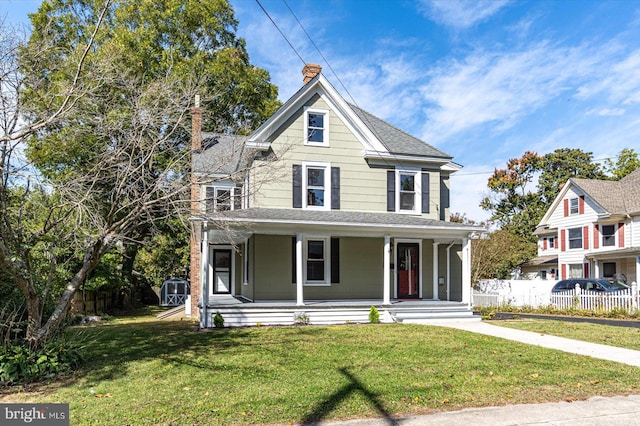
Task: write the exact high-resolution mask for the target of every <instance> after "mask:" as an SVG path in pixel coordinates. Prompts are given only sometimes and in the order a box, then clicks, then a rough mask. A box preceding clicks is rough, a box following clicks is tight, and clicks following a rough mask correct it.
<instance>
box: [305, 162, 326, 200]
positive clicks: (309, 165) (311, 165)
mask: <svg viewBox="0 0 640 426" xmlns="http://www.w3.org/2000/svg"><path fill="white" fill-rule="evenodd" d="M309 168H311V169H324V205H323V206H313V205H311V206H310V205H308V204H307V201H308V194H307V184H308V179H307V178H308V173H307V170H308V169H309ZM302 208H303V209H307V210H331V163H327V162H319V161H303V162H302Z"/></svg>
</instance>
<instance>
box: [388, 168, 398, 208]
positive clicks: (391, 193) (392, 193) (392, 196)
mask: <svg viewBox="0 0 640 426" xmlns="http://www.w3.org/2000/svg"><path fill="white" fill-rule="evenodd" d="M387 211H388V212H395V211H396V171H395V170H387Z"/></svg>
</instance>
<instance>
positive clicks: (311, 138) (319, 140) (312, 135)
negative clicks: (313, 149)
mask: <svg viewBox="0 0 640 426" xmlns="http://www.w3.org/2000/svg"><path fill="white" fill-rule="evenodd" d="M304 134H305V139H304V143H305V145H316V146H329V111H327V110H323V109H316V108H307V109H305V111H304Z"/></svg>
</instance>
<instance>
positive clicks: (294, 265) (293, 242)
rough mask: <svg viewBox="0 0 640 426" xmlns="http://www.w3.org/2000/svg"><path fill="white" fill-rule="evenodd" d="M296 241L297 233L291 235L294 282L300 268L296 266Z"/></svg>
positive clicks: (292, 280)
mask: <svg viewBox="0 0 640 426" xmlns="http://www.w3.org/2000/svg"><path fill="white" fill-rule="evenodd" d="M296 241H297V239H296V237H295V235H294V236H293V237H291V282H292V283H293V284H295V283H296V278H297V276H298V269H297V268H296Z"/></svg>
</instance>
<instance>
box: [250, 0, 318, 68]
mask: <svg viewBox="0 0 640 426" xmlns="http://www.w3.org/2000/svg"><path fill="white" fill-rule="evenodd" d="M256 3H258V6H260V9H262V11H263V12H264V14H265V15H267V18H269V20H270V21H271V23H272V24H273V26H274V27H276V29H277V30H278V32H279V33H280V35H281V36H282V38H284V39H285V41H286V42H287V43H289V47H291V49H292V50H293V51H294V52H295V53H296V55H298V58H300V61H302V65H306V64H307V63H306V62H305V60H304V59H303V58H302V56H301V55H300V53H298V51H297V50H296V48H295V47H293V44H291V42H290V41H289V39H288V38H287V36H286V35H284V33H283V32H282V30H281V29H280V28H279V27H278V25H277V24H276V22H275V21H274V20H273V18H271V15H269V12H267V11H266V9H265V8H264V7H263V6H262V3H260V0H256ZM287 7H289V6H287ZM289 10H291V9H289Z"/></svg>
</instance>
